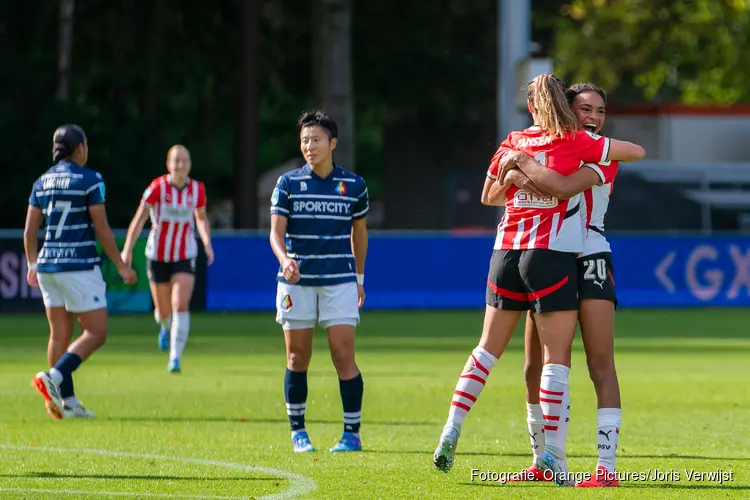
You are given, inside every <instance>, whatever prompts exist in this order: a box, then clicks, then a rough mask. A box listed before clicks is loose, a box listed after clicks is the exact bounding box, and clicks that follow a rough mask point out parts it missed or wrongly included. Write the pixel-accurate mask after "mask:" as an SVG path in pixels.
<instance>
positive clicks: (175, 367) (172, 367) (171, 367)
mask: <svg viewBox="0 0 750 500" xmlns="http://www.w3.org/2000/svg"><path fill="white" fill-rule="evenodd" d="M167 372H169V373H182V371H181V370H180V360H179V359H170V360H169V364H167Z"/></svg>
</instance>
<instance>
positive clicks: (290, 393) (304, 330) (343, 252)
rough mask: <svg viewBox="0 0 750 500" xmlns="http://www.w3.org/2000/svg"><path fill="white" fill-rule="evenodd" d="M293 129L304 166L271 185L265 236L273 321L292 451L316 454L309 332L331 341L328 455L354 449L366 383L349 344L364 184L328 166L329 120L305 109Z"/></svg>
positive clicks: (356, 303)
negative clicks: (337, 420)
mask: <svg viewBox="0 0 750 500" xmlns="http://www.w3.org/2000/svg"><path fill="white" fill-rule="evenodd" d="M297 129H298V131H299V138H300V151H301V153H302V156H303V157H304V158H305V160H306V162H307V163H306V164H305V166H303V167H302V168H298V169H295V170H292V171H290V172H287V173H285V174H284V175H282V176H281V177H279V179H278V181H277V182H276V187H275V188H274V191H273V195H272V196H271V232H270V236H269V238H270V243H271V249H272V250H273V253H274V255H276V258H277V259H278V261H279V271H278V274H277V281H278V283H277V289H276V290H277V291H276V322H277V323H279V324H280V325H281V328H282V329H283V330H284V341H285V343H286V371H285V374H284V393H285V399H286V411H287V416H288V417H289V426H290V428H291V432H292V433H291V439H292V447H293V448H294V451H295V452H311V451H315V447H314V446H313V444H312V442H311V441H310V436H309V435H308V433H307V430H306V429H305V411H306V409H307V369H308V367H309V366H310V359H311V357H312V341H313V334H314V332H315V325H316V324H320V325H321V326H322V327H323V328H324V329H325V330H326V334H327V335H328V346H329V348H330V351H331V359H332V361H333V365H334V367H335V368H336V373H337V375H338V379H339V392H340V394H341V405H342V407H343V410H344V412H343V413H344V432H343V434H342V436H341V439H340V440H339V442H338V443H336V444H335V445H334V446H333V447H332V448H330V450H329V451H331V452H335V453H338V452H353V451H359V450H361V449H362V440H361V438H360V424H361V419H362V398H363V394H364V381H363V378H362V373H361V372H360V371H359V367H358V366H357V363H356V360H355V353H354V339H355V335H356V329H357V325H358V324H359V319H360V316H359V308H360V307H362V305H363V304H364V301H365V289H364V279H365V276H364V272H365V260H366V258H367V245H368V236H367V214H368V212H369V210H370V201H369V195H368V191H367V183H366V182H365V180H364V179H363V178H362V177H360V176H358V175H356V174H354V173H352V172H349V171H347V170H344V169H343V168H341V167H340V166H339V165H336V164H335V163H333V151H334V149H336V145H337V144H338V126H337V125H336V122H335V120H334V119H333V118H331V117H330V116H328V115H326V114H324V113H322V112H320V111H317V112H313V111H308V112H305V113H303V114H302V116H301V117H300V119H299V121H298V122H297Z"/></svg>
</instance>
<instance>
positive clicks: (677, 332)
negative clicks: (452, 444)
mask: <svg viewBox="0 0 750 500" xmlns="http://www.w3.org/2000/svg"><path fill="white" fill-rule="evenodd" d="M748 318H750V316H749V315H748V313H747V311H745V310H741V309H736V310H687V311H669V312H666V311H621V312H620V313H618V317H617V368H618V372H619V376H620V384H621V390H622V399H623V406H624V409H623V424H622V432H621V435H620V447H619V453H618V460H617V468H618V470H619V471H620V472H630V473H653V472H654V471H659V472H660V473H662V474H664V475H668V474H669V477H667V478H666V479H668V480H657V481H645V482H643V481H633V480H631V481H627V482H623V483H622V485H621V487H620V488H619V489H618V490H615V489H607V490H580V489H574V488H558V487H555V486H552V485H548V484H521V485H506V486H501V485H499V484H496V483H492V482H485V481H480V480H477V479H476V478H474V480H472V475H471V470H472V469H478V470H480V471H488V470H489V471H495V472H511V471H516V470H520V469H522V468H524V467H526V466H527V465H528V464H529V463H530V450H529V447H528V437H527V432H526V424H525V417H526V415H525V406H524V390H523V375H522V367H523V350H522V339H521V336H520V335H516V338H514V340H513V341H512V343H511V345H510V347H509V350H508V352H507V353H506V354H505V355H504V356H503V357H502V358H501V360H500V362H499V363H498V365H497V367H496V368H495V369H494V370H493V372H492V375H491V377H490V379H489V382H488V384H487V387H486V388H485V390H484V392H483V394H482V397H481V399H480V400H479V402H478V403H477V404H476V405H475V407H474V409H473V410H472V412H471V414H470V415H469V416H468V418H467V421H466V424H465V426H464V430H463V435H462V437H461V440H460V442H459V446H458V452H457V455H456V463H455V466H454V468H453V471H452V472H451V473H450V474H443V473H438V472H436V471H434V470H433V468H432V452H433V451H434V449H435V446H436V445H437V440H438V437H439V435H440V431H441V429H442V425H443V423H444V420H445V418H446V416H447V412H448V405H449V402H450V399H451V394H452V391H453V388H454V386H455V383H456V379H457V376H458V375H459V373H460V371H461V369H462V367H463V364H464V362H465V360H466V358H467V356H468V354H469V352H470V351H471V349H472V348H473V347H474V346H475V345H476V341H477V339H478V337H479V333H480V328H481V323H482V311H467V312H398V313H384V312H368V311H366V310H365V311H364V312H363V323H362V325H361V327H360V331H359V334H358V340H357V361H358V363H359V366H360V368H361V370H362V372H363V376H364V380H365V400H364V416H363V426H362V438H363V443H364V446H365V451H364V452H362V453H353V454H338V455H334V454H331V453H329V452H328V451H327V450H328V448H329V447H330V446H332V445H333V444H334V443H335V442H336V440H337V439H338V438H339V437H340V434H341V431H342V423H341V419H342V414H341V413H342V409H341V400H340V398H339V393H338V382H337V378H336V375H335V372H334V370H333V365H332V363H331V361H330V356H329V354H328V351H327V344H326V340H325V334H324V333H323V332H320V331H319V332H318V333H317V337H316V343H315V351H314V355H313V361H312V366H311V369H310V376H309V388H310V393H309V399H308V406H307V408H308V410H307V429H308V431H309V433H310V436H311V439H312V441H313V444H314V445H315V446H316V447H317V448H318V450H319V451H317V452H316V453H312V454H294V453H293V452H292V448H291V443H290V440H289V428H288V423H287V418H286V414H285V409H284V395H283V373H284V346H283V337H282V335H281V332H280V331H279V328H278V326H277V325H276V324H275V323H274V321H273V315H272V314H263V315H207V314H195V315H193V330H192V334H191V337H190V340H189V343H188V347H187V350H186V352H185V355H184V358H183V360H182V369H183V373H182V375H168V374H167V373H166V362H167V359H166V355H165V354H164V353H161V352H160V351H158V349H157V347H156V331H157V328H156V326H155V325H154V322H153V319H152V318H151V316H150V315H147V314H144V315H143V316H133V317H113V318H112V319H111V326H110V337H109V342H108V344H107V345H106V346H105V347H104V348H103V349H102V350H101V351H100V352H98V353H96V354H95V355H94V356H93V358H91V360H90V361H89V362H87V363H85V364H84V365H83V366H82V368H81V369H80V370H79V371H78V372H77V373H76V392H77V394H78V396H79V398H80V399H81V400H82V401H83V402H84V403H85V404H86V406H87V407H89V408H90V409H91V410H93V411H94V412H95V413H97V416H98V418H97V419H96V420H92V421H80V420H79V421H74V420H71V421H56V420H53V419H52V418H50V417H49V416H48V415H47V414H46V413H45V411H44V408H43V404H42V399H41V397H40V396H38V395H37V393H36V392H35V391H34V390H33V389H32V387H31V385H30V382H31V379H32V377H33V376H34V374H35V373H36V372H37V371H39V370H40V369H43V368H44V367H45V363H46V354H45V352H46V342H47V325H46V320H45V319H44V317H43V316H41V315H40V316H33V317H32V316H14V315H5V316H3V317H2V318H0V345H1V347H0V391H1V393H0V394H1V401H2V410H1V411H0V457H2V460H0V498H2V499H37V498H38V499H49V498H83V499H86V498H123V497H124V498H144V499H145V498H186V499H187V498H205V499H218V498H232V499H234V498H275V499H284V498H310V499H323V498H325V499H349V498H351V499H402V498H403V499H409V500H412V499H422V498H424V499H433V498H441V499H442V498H445V499H458V498H472V499H476V498H540V497H542V498H548V499H555V498H566V499H567V498H618V499H620V498H632V499H665V498H748V497H750V391H749V390H748V386H750V329H749V328H750V327H749V325H750V323H749V322H748ZM519 333H520V331H519ZM571 388H572V416H571V426H570V434H569V439H568V452H569V456H570V459H569V465H570V467H571V469H572V470H574V471H592V470H593V468H594V466H595V464H596V429H595V419H596V400H595V396H594V391H593V388H592V385H591V383H590V381H589V379H588V373H587V371H586V364H585V360H584V357H583V352H582V348H581V344H580V338H577V339H576V343H575V347H574V354H573V370H572V372H571ZM720 469H721V470H723V471H725V472H731V474H732V479H731V480H729V481H725V482H723V483H720V482H719V481H717V480H710V479H709V478H706V480H704V481H696V480H695V478H693V479H692V480H690V479H689V478H688V477H687V473H686V471H690V470H695V471H698V472H713V471H717V470H720ZM676 473H678V474H679V476H680V477H679V478H677V476H676V475H675V474H676ZM677 479H679V480H677Z"/></svg>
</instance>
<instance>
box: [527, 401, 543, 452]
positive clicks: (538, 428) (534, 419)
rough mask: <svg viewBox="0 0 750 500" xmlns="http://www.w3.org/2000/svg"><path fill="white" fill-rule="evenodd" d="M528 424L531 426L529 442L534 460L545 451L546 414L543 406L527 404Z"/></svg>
mask: <svg viewBox="0 0 750 500" xmlns="http://www.w3.org/2000/svg"><path fill="white" fill-rule="evenodd" d="M526 423H527V424H528V426H529V440H530V441H531V451H532V452H533V453H534V458H536V457H538V456H539V454H540V453H541V452H542V450H543V449H544V412H542V405H541V404H531V403H526Z"/></svg>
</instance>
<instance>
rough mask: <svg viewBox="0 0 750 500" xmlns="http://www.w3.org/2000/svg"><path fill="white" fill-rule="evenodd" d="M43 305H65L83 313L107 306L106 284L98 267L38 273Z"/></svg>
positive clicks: (69, 308) (71, 310) (75, 311)
mask: <svg viewBox="0 0 750 500" xmlns="http://www.w3.org/2000/svg"><path fill="white" fill-rule="evenodd" d="M37 277H38V278H39V289H40V290H41V291H42V300H43V301H44V307H65V309H66V310H67V311H68V312H71V313H84V312H89V311H95V310H97V309H102V308H105V307H107V284H106V283H105V281H104V278H103V277H102V272H101V270H100V269H99V267H95V268H94V269H89V270H88V271H70V272H66V273H39V274H37Z"/></svg>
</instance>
